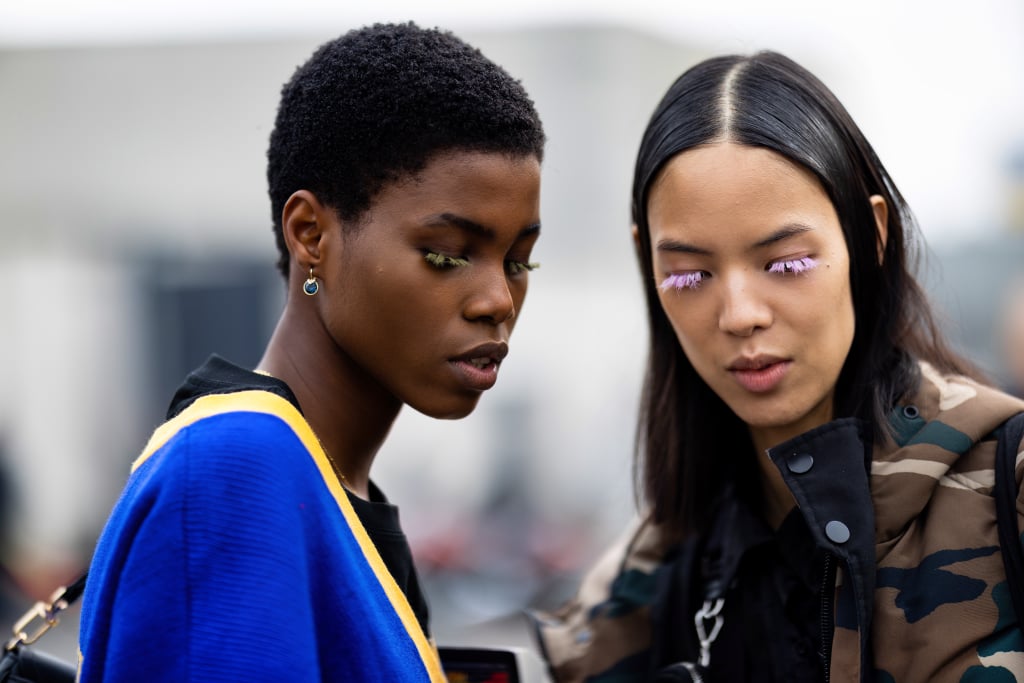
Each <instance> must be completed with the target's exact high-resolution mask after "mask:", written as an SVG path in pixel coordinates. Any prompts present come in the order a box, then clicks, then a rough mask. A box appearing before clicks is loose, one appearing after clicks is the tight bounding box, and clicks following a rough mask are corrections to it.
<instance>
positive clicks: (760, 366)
mask: <svg viewBox="0 0 1024 683" xmlns="http://www.w3.org/2000/svg"><path fill="white" fill-rule="evenodd" d="M792 365H793V361H790V360H785V359H782V358H776V357H775V356H754V357H752V358H738V359H737V360H735V361H733V362H732V363H731V364H730V365H729V367H728V368H727V370H728V371H729V372H731V373H732V376H733V377H735V378H736V381H737V382H739V384H740V386H742V387H743V388H744V389H746V390H747V391H749V392H752V393H755V394H763V393H765V392H768V391H771V390H772V389H774V388H776V387H777V386H778V385H779V383H780V382H781V381H782V378H783V377H785V376H786V373H787V372H789V368H790V367H791V366H792Z"/></svg>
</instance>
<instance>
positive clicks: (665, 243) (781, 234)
mask: <svg viewBox="0 0 1024 683" xmlns="http://www.w3.org/2000/svg"><path fill="white" fill-rule="evenodd" d="M811 230H813V228H811V227H810V226H808V225H803V224H802V223H793V224H791V225H787V226H785V227H783V228H780V229H778V230H776V231H775V232H773V233H772V234H770V235H768V236H767V237H765V238H764V239H761V240H758V241H757V242H754V244H753V245H751V249H752V250H754V249H763V248H764V247H768V246H771V245H773V244H776V243H777V242H782V241H783V240H787V239H789V238H790V237H796V236H797V235H802V234H803V233H805V232H810V231H811ZM657 248H658V251H672V252H676V253H681V254H699V255H702V256H709V255H711V251H710V250H708V249H705V248H703V247H698V246H696V245H693V244H687V243H686V242H680V241H678V240H673V239H664V240H661V241H659V242H658V245H657Z"/></svg>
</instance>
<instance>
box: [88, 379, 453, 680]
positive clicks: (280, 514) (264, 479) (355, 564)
mask: <svg viewBox="0 0 1024 683" xmlns="http://www.w3.org/2000/svg"><path fill="white" fill-rule="evenodd" d="M79 637H80V649H81V654H80V657H81V661H80V666H79V676H80V681H81V682H82V683H96V682H99V681H108V682H117V681H132V682H138V681H145V682H146V683H156V682H158V681H175V682H180V681H195V682H199V681H218V682H222V681H247V682H258V681H351V682H361V681H381V682H383V681H388V682H392V681H411V682H416V681H434V682H441V681H444V680H445V679H444V675H443V673H442V671H441V666H440V663H439V660H438V656H437V651H436V648H435V647H434V646H433V644H432V643H431V641H430V640H429V639H428V638H427V636H426V635H425V634H424V631H423V629H422V628H421V627H420V625H419V622H418V621H417V618H416V615H415V614H414V612H413V610H412V608H411V607H410V605H409V602H408V600H407V599H406V597H405V595H404V593H403V592H402V590H401V588H400V587H399V586H398V585H397V584H396V583H395V581H394V579H393V578H392V577H391V575H390V574H389V572H388V570H387V568H386V566H385V565H384V562H383V560H382V559H381V556H380V554H379V553H378V552H377V549H376V548H375V547H374V545H373V543H372V541H371V540H370V538H369V536H368V534H367V532H366V529H365V528H364V527H363V525H362V523H361V522H360V520H359V518H358V516H357V515H356V513H355V511H354V510H353V507H352V504H351V502H350V501H349V499H348V497H347V495H346V493H345V490H344V489H343V488H342V486H341V484H340V482H339V481H338V479H337V477H336V476H335V474H334V472H333V470H332V468H331V466H330V463H329V461H328V459H327V456H326V455H325V453H324V451H323V449H322V448H321V447H320V445H319V443H318V441H317V439H316V437H315V435H314V434H313V432H312V430H311V429H310V427H309V425H308V424H307V423H306V421H305V420H304V419H303V417H302V415H301V413H300V412H299V411H298V409H297V408H296V407H295V406H294V405H292V404H291V403H290V402H289V401H288V400H286V399H285V398H282V397H281V396H278V395H275V394H273V393H270V392H267V391H259V390H257V391H240V392H234V393H222V394H209V395H205V396H201V397H200V398H198V399H196V400H195V401H194V402H193V403H191V404H190V405H189V406H188V407H187V408H185V409H184V410H183V411H182V412H181V413H179V414H178V415H177V416H176V417H174V418H173V419H171V420H169V421H168V422H166V423H164V424H163V425H162V426H161V427H159V428H158V429H157V431H156V432H155V433H154V435H153V437H152V438H151V440H150V442H149V444H148V445H147V447H146V448H145V450H144V451H143V453H142V455H141V456H140V457H139V458H138V460H137V461H136V462H135V464H134V465H133V468H132V474H131V476H130V478H129V480H128V483H127V485H126V487H125V489H124V491H123V493H122V495H121V498H120V499H119V501H118V502H117V504H116V506H115V508H114V510H113V512H112V514H111V516H110V519H109V520H108V522H107V525H106V527H105V529H104V531H103V533H102V535H101V537H100V540H99V542H98V545H97V548H96V552H95V555H94V557H93V562H92V566H91V568H90V573H89V582H88V586H87V588H86V592H85V596H84V598H83V604H82V616H81V626H80V636H79Z"/></svg>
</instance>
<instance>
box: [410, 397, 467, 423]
mask: <svg viewBox="0 0 1024 683" xmlns="http://www.w3.org/2000/svg"><path fill="white" fill-rule="evenodd" d="M478 400H479V398H478V399H477V400H473V401H455V402H452V403H449V404H447V405H417V404H415V403H409V404H408V405H409V407H411V408H412V409H413V410H415V411H416V412H418V413H422V414H424V415H426V416H427V417H432V418H434V419H435V420H461V419H462V418H464V417H467V416H468V415H469V414H470V413H472V412H473V411H474V410H476V404H477V402H478Z"/></svg>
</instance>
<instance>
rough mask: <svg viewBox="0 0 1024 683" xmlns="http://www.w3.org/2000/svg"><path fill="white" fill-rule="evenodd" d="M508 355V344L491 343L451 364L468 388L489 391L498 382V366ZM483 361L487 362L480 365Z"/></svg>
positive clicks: (454, 360)
mask: <svg viewBox="0 0 1024 683" xmlns="http://www.w3.org/2000/svg"><path fill="white" fill-rule="evenodd" d="M507 355H508V344H507V343H505V342H489V343H487V344H481V345H480V346H477V347H475V348H473V349H472V350H470V351H467V352H466V353H463V354H460V355H458V356H456V357H455V358H452V359H451V360H450V361H449V362H450V363H451V364H452V366H453V367H454V368H455V372H456V374H457V375H458V376H459V379H460V380H461V381H462V383H463V384H464V385H465V386H466V387H467V388H469V389H471V390H474V391H487V390H488V389H490V388H491V387H493V386H494V383H495V382H497V381H498V366H500V365H501V361H502V360H504V359H505V356H507ZM481 359H486V360H487V362H486V363H485V364H482V365H480V364H479V363H480V360H481ZM474 361H476V362H474Z"/></svg>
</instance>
